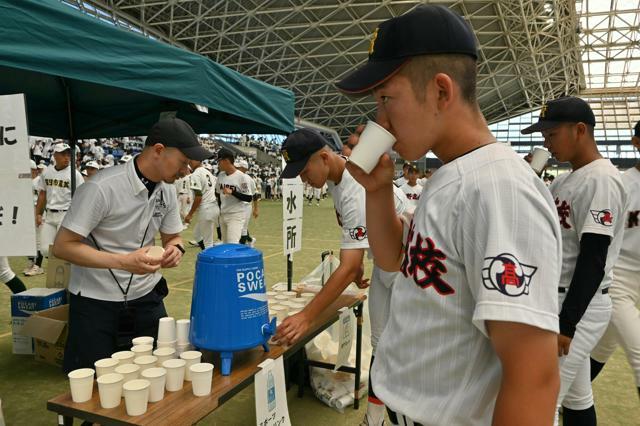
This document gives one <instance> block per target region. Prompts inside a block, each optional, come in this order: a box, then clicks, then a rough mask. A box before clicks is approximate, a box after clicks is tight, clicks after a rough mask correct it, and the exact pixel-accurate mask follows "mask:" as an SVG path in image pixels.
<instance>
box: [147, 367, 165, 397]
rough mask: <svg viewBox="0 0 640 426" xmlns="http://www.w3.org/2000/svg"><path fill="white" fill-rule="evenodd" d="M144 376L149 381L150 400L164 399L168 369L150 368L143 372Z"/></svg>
mask: <svg viewBox="0 0 640 426" xmlns="http://www.w3.org/2000/svg"><path fill="white" fill-rule="evenodd" d="M142 378H143V379H145V380H148V381H149V384H150V386H149V402H158V401H162V399H163V398H164V387H165V384H166V381H167V370H165V369H164V368H161V367H160V368H159V367H156V368H149V369H148V370H144V371H143V372H142Z"/></svg>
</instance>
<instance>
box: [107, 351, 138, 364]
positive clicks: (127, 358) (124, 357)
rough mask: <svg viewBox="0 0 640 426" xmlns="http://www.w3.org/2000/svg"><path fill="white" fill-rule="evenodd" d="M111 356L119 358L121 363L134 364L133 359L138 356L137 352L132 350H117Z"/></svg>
mask: <svg viewBox="0 0 640 426" xmlns="http://www.w3.org/2000/svg"><path fill="white" fill-rule="evenodd" d="M111 358H113V359H117V360H118V364H119V365H123V364H133V360H134V359H135V358H136V354H135V353H133V352H131V351H120V352H115V353H114V354H113V355H111Z"/></svg>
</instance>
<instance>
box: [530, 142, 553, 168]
mask: <svg viewBox="0 0 640 426" xmlns="http://www.w3.org/2000/svg"><path fill="white" fill-rule="evenodd" d="M550 157H551V153H550V152H549V151H547V150H546V149H544V148H533V153H532V155H531V168H532V169H533V170H534V171H535V172H536V173H538V174H540V173H541V172H542V169H544V166H546V165H547V161H549V158H550Z"/></svg>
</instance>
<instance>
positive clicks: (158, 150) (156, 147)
mask: <svg viewBox="0 0 640 426" xmlns="http://www.w3.org/2000/svg"><path fill="white" fill-rule="evenodd" d="M165 150H166V148H165V146H164V145H162V144H161V143H157V144H155V145H153V152H154V154H156V155H161V154H162V153H163V152H164V151H165Z"/></svg>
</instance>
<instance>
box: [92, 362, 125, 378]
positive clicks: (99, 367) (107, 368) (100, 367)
mask: <svg viewBox="0 0 640 426" xmlns="http://www.w3.org/2000/svg"><path fill="white" fill-rule="evenodd" d="M118 363H119V362H118V360H117V359H114V358H103V359H99V360H98V361H96V362H94V363H93V366H94V367H95V368H96V377H100V376H102V375H103V374H109V373H113V372H115V369H116V367H117V366H118Z"/></svg>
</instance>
